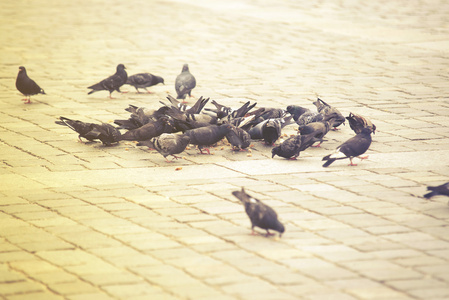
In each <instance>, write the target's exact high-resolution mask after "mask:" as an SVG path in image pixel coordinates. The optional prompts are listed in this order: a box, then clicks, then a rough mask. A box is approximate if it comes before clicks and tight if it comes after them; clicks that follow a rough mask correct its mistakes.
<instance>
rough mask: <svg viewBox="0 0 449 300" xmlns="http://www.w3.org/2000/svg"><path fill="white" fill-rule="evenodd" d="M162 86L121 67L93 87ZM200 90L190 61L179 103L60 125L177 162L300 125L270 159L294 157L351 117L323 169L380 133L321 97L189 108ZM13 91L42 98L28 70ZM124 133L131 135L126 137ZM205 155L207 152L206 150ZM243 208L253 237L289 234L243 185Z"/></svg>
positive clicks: (444, 190)
mask: <svg viewBox="0 0 449 300" xmlns="http://www.w3.org/2000/svg"><path fill="white" fill-rule="evenodd" d="M159 83H162V84H164V79H163V78H162V77H160V76H156V75H153V74H150V73H140V74H135V75H132V76H129V77H128V75H127V72H126V68H125V66H124V65H123V64H119V65H118V66H117V69H116V73H115V74H113V75H111V76H109V77H107V78H106V79H104V80H102V81H100V82H98V83H96V84H94V85H91V86H89V87H88V88H89V89H91V91H89V92H88V94H92V93H94V92H97V91H102V90H106V91H109V97H110V98H112V93H113V92H114V91H117V92H121V91H120V87H121V86H123V85H124V84H129V85H132V86H134V87H135V89H136V91H137V92H138V93H140V91H139V88H140V89H145V90H146V91H147V92H148V93H150V92H149V91H148V90H147V88H149V87H151V86H153V85H156V84H159ZM195 86H196V80H195V77H194V76H193V75H192V74H191V73H190V71H189V67H188V65H187V64H184V65H183V67H182V71H181V73H180V74H179V75H178V76H177V77H176V80H175V90H176V93H177V97H176V99H175V98H174V97H172V96H170V95H169V96H168V97H167V99H168V101H169V102H163V101H160V103H161V104H162V106H161V107H159V108H158V109H148V108H145V107H136V106H134V105H129V107H128V108H126V111H128V112H130V113H131V115H130V117H129V118H128V119H125V120H115V121H114V123H115V124H116V125H118V126H113V125H111V124H108V123H101V124H95V123H87V122H83V121H79V120H72V119H69V118H67V117H62V116H61V117H60V118H59V120H57V121H56V123H57V124H59V125H64V126H68V127H69V128H70V129H72V130H74V131H75V132H77V133H78V138H79V140H80V141H81V138H84V139H86V140H88V141H95V140H100V141H101V142H102V143H103V144H104V145H106V146H109V145H112V144H116V143H119V142H120V141H123V140H125V141H136V142H138V144H137V145H138V146H148V147H150V148H154V149H155V150H157V151H158V152H159V153H160V154H161V155H162V156H164V158H165V159H166V161H167V162H172V161H173V160H171V161H170V160H168V159H167V157H168V156H172V157H173V159H178V158H179V157H178V156H176V154H179V153H181V152H183V151H184V150H185V149H186V147H187V146H188V145H189V144H193V145H196V146H197V147H198V149H199V151H200V153H201V154H206V153H207V154H210V152H209V149H208V148H207V147H208V146H210V145H214V144H216V143H217V142H219V141H220V140H222V139H224V138H226V139H227V141H228V142H229V143H230V144H231V145H232V149H233V150H235V151H244V150H245V149H246V148H248V147H249V146H250V144H251V141H252V140H263V141H264V142H265V143H266V144H267V145H270V146H274V143H275V142H276V141H277V140H278V139H279V138H280V137H281V131H282V129H283V128H284V127H285V126H287V125H296V126H298V134H297V135H293V136H291V137H289V138H288V139H286V140H285V141H283V142H282V143H280V144H279V145H277V146H275V147H273V148H272V151H271V152H272V158H273V157H275V156H276V155H277V156H279V157H283V158H286V159H296V158H297V157H298V156H299V155H300V152H301V151H304V150H305V149H307V148H309V147H311V146H313V145H317V146H318V147H319V146H320V145H321V143H322V142H323V141H324V137H325V136H326V134H327V133H328V132H329V131H330V130H332V129H333V130H336V129H337V127H338V126H340V125H341V124H344V123H345V121H346V120H347V121H348V122H349V125H350V127H351V129H352V130H353V131H354V132H355V136H353V137H352V138H350V139H348V140H347V141H345V142H344V143H342V144H341V145H340V146H338V147H337V148H336V150H335V151H334V152H333V153H331V154H329V155H326V156H325V157H323V159H322V160H323V161H325V162H324V164H323V167H328V166H329V165H331V164H332V163H333V162H335V161H336V160H340V159H346V158H349V160H350V165H351V166H354V165H356V164H354V163H353V161H352V160H353V158H355V157H357V158H360V159H365V158H367V156H361V155H362V154H364V153H365V152H366V151H367V150H368V149H369V147H370V145H371V141H372V139H371V134H372V133H373V134H375V131H376V126H375V125H374V124H373V123H372V122H371V121H370V120H369V119H368V118H367V117H364V116H361V115H359V114H354V113H350V114H349V116H347V117H344V116H343V115H342V114H341V113H340V111H339V110H338V109H337V108H335V107H333V106H331V105H329V104H328V103H326V102H324V101H323V100H322V99H320V98H318V99H317V101H315V102H313V104H314V105H315V106H316V110H311V109H308V108H305V107H301V106H297V105H289V106H287V107H286V108H285V109H284V108H273V107H260V108H256V104H257V103H253V104H251V103H250V101H248V102H246V103H244V104H243V105H242V106H241V107H238V108H231V107H228V106H226V105H223V104H220V103H218V102H216V101H215V100H211V101H210V103H211V104H212V105H213V108H206V107H205V106H206V104H207V103H209V100H210V98H203V97H200V98H199V99H198V100H197V101H196V102H195V103H194V105H192V106H188V105H186V104H185V102H184V101H179V100H184V99H185V98H186V96H187V95H188V96H189V97H191V92H192V90H193V89H194V88H195ZM16 88H17V89H18V90H19V91H20V92H21V93H22V94H23V95H25V96H26V97H27V98H26V99H23V101H25V103H26V104H29V103H31V100H30V97H31V96H32V95H36V94H39V93H41V94H45V92H44V90H43V89H42V88H40V87H39V85H37V84H36V83H35V82H34V81H33V80H32V79H31V78H29V77H28V75H27V72H26V69H25V67H23V66H21V67H19V73H18V75H17V80H16ZM121 130H126V132H124V133H122V132H121ZM204 151H205V152H204ZM428 189H429V190H432V192H430V193H428V194H426V195H425V197H426V198H430V197H432V196H434V195H448V196H449V192H448V189H449V182H448V183H446V184H445V185H441V186H438V187H428ZM232 194H233V195H234V196H235V197H237V198H238V199H239V200H240V201H241V202H242V203H243V205H244V207H245V211H246V213H247V214H248V216H249V218H250V221H251V224H252V233H254V227H259V228H262V229H265V230H266V231H267V235H269V234H270V232H269V229H272V230H275V231H278V232H279V234H280V235H282V233H283V232H284V231H285V228H284V226H283V225H282V224H281V223H280V222H279V221H278V218H277V215H276V212H275V211H274V210H273V209H272V208H270V207H269V206H267V205H265V204H263V203H262V202H261V201H260V200H257V199H255V198H253V197H251V196H250V195H248V194H247V193H246V192H245V190H244V189H243V188H242V190H241V191H234V192H233V193H232Z"/></svg>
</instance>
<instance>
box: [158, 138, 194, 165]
mask: <svg viewBox="0 0 449 300" xmlns="http://www.w3.org/2000/svg"><path fill="white" fill-rule="evenodd" d="M189 142H190V137H189V136H187V135H184V134H172V133H163V134H161V135H160V136H158V137H155V138H153V139H152V140H151V143H152V144H153V147H154V149H156V151H157V152H159V153H160V154H162V156H163V157H164V158H165V160H166V161H167V162H172V161H173V160H168V159H167V156H169V155H171V156H173V159H178V158H179V157H178V156H176V155H175V154H178V153H181V152H182V151H184V150H185V149H186V147H187V145H188V144H189Z"/></svg>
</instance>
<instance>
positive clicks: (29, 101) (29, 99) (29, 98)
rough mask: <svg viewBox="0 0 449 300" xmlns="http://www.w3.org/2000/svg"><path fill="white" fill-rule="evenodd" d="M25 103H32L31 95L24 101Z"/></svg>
mask: <svg viewBox="0 0 449 300" xmlns="http://www.w3.org/2000/svg"><path fill="white" fill-rule="evenodd" d="M23 103H24V104H31V97H28V100H27V101H25V102H23Z"/></svg>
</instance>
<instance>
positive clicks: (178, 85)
mask: <svg viewBox="0 0 449 300" xmlns="http://www.w3.org/2000/svg"><path fill="white" fill-rule="evenodd" d="M195 86H196V80H195V77H194V76H193V75H192V74H191V73H190V71H189V65H188V64H184V65H183V66H182V71H181V74H179V75H178V76H177V77H176V80H175V90H176V93H177V94H178V96H177V97H176V98H177V99H185V97H186V95H189V97H192V95H191V93H192V90H193V89H194V88H195Z"/></svg>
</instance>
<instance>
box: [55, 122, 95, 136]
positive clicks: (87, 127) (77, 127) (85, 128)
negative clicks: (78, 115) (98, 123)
mask: <svg viewBox="0 0 449 300" xmlns="http://www.w3.org/2000/svg"><path fill="white" fill-rule="evenodd" d="M59 120H60V121H55V123H56V124H58V125H63V126H67V127H69V128H70V129H72V130H73V131H75V132H77V133H78V134H79V135H78V139H79V140H80V142H83V141H82V140H81V138H85V139H87V140H89V141H90V142H92V141H93V140H94V139H95V138H92V137H91V136H86V135H87V133H89V132H90V131H91V130H92V125H93V124H92V123H85V122H83V121H79V120H72V119H69V118H66V117H59Z"/></svg>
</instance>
